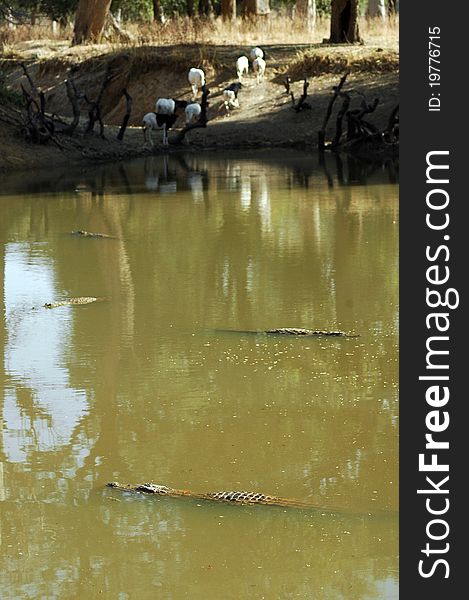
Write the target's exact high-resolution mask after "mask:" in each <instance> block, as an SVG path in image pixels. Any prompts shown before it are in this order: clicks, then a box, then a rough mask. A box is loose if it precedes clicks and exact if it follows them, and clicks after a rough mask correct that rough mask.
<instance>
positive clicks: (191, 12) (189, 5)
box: [186, 0, 195, 17]
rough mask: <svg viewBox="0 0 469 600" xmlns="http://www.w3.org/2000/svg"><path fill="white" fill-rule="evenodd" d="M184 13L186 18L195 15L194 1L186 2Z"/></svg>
mask: <svg viewBox="0 0 469 600" xmlns="http://www.w3.org/2000/svg"><path fill="white" fill-rule="evenodd" d="M186 12H187V16H188V17H193V16H194V15H195V9H194V0H187V2H186Z"/></svg>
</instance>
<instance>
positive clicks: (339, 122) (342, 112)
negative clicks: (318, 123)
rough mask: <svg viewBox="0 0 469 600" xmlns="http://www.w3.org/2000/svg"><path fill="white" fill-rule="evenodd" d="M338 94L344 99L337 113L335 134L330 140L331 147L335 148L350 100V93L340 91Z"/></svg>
mask: <svg viewBox="0 0 469 600" xmlns="http://www.w3.org/2000/svg"><path fill="white" fill-rule="evenodd" d="M340 96H341V97H342V98H343V99H344V101H343V104H342V108H341V109H340V110H339V112H338V114H337V119H336V127H335V135H334V139H333V140H332V142H331V148H337V146H338V145H339V144H340V138H341V137H342V121H343V119H344V117H345V114H346V112H347V111H348V109H349V106H350V101H351V98H350V94H347V93H346V92H340Z"/></svg>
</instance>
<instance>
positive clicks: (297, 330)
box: [217, 327, 358, 338]
mask: <svg viewBox="0 0 469 600" xmlns="http://www.w3.org/2000/svg"><path fill="white" fill-rule="evenodd" d="M217 331H220V332H223V333H250V334H254V335H293V336H305V337H313V336H317V337H320V336H328V337H346V338H354V337H358V335H356V334H351V333H345V331H323V330H318V329H302V328H301V327H279V328H278V329H265V330H263V331H252V330H251V331H239V330H236V329H217Z"/></svg>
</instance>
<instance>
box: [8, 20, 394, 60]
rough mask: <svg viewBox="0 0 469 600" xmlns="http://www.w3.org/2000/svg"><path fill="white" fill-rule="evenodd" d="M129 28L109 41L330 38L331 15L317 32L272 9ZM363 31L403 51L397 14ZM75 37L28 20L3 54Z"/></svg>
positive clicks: (368, 38) (369, 39)
mask: <svg viewBox="0 0 469 600" xmlns="http://www.w3.org/2000/svg"><path fill="white" fill-rule="evenodd" d="M124 29H125V30H126V31H128V32H129V33H130V35H131V36H132V39H133V41H132V42H130V43H129V42H126V43H124V44H121V43H120V41H119V40H118V39H117V38H116V37H115V35H114V34H112V33H110V34H109V35H107V36H106V42H107V44H113V45H114V44H118V45H119V47H120V48H122V46H123V45H125V46H129V45H130V46H144V45H158V46H171V45H176V44H215V45H227V44H229V45H236V46H251V45H253V44H256V45H267V44H269V45H270V44H288V45H291V44H293V45H295V44H297V45H303V44H320V43H322V42H323V40H324V39H327V38H328V37H329V19H319V20H318V21H317V24H316V27H315V28H314V30H313V31H312V32H309V31H307V29H306V27H305V26H304V25H303V23H302V22H299V21H296V20H294V19H292V18H290V17H288V16H285V15H281V14H276V13H272V14H271V16H270V17H269V18H268V19H264V18H259V19H257V20H256V19H255V20H245V19H237V20H236V21H235V22H233V23H227V22H224V21H222V20H221V19H212V20H207V19H203V20H201V19H198V18H192V19H189V18H177V19H172V20H170V21H167V22H166V23H164V24H159V23H156V22H152V23H126V24H125V25H124ZM360 31H361V35H362V37H363V38H364V40H365V42H366V44H367V45H368V46H380V47H382V48H390V49H394V50H396V51H397V49H398V36H399V23H398V21H397V20H393V21H387V22H384V23H383V22H382V21H380V20H377V19H375V20H367V19H362V20H361V22H360ZM71 37H72V31H71V27H68V28H66V29H65V30H58V31H53V30H52V27H51V26H48V25H46V24H43V25H40V26H34V27H32V26H26V25H23V26H19V27H16V28H15V29H10V28H8V27H0V46H1V48H2V54H3V56H5V55H9V56H12V57H13V55H15V54H17V53H18V51H19V50H20V48H21V43H22V42H30V41H31V40H42V41H43V42H46V41H52V42H53V41H58V40H62V41H63V42H68V41H69V40H70V39H71ZM46 43H47V42H46ZM52 45H53V44H52ZM18 46H19V48H18ZM100 46H101V45H100ZM88 48H89V47H88Z"/></svg>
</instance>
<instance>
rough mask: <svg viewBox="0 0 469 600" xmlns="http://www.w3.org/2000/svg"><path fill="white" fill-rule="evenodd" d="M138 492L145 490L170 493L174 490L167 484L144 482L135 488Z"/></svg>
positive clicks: (149, 492) (147, 491) (151, 492)
mask: <svg viewBox="0 0 469 600" xmlns="http://www.w3.org/2000/svg"><path fill="white" fill-rule="evenodd" d="M135 491H136V492H145V493H147V494H161V495H165V494H170V493H171V492H172V491H173V490H172V489H171V488H169V487H167V486H165V485H159V484H158V483H142V484H141V485H138V486H137V487H136V488H135Z"/></svg>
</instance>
